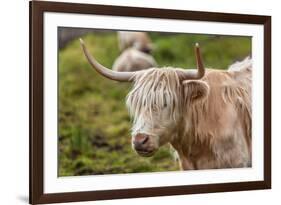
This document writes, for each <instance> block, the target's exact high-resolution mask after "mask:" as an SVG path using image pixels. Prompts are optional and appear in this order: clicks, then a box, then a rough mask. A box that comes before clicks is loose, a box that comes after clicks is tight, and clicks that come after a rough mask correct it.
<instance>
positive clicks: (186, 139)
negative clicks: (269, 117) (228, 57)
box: [81, 40, 252, 170]
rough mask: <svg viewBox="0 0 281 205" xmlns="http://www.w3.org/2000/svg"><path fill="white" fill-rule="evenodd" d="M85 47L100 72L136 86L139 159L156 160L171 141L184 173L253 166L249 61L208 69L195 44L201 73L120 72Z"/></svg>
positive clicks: (132, 106) (133, 107) (133, 108)
mask: <svg viewBox="0 0 281 205" xmlns="http://www.w3.org/2000/svg"><path fill="white" fill-rule="evenodd" d="M81 44H82V48H83V51H84V53H85V55H86V57H87V59H88V61H89V63H90V64H91V65H92V66H93V67H94V68H95V70H96V71H97V72H98V73H100V74H101V75H103V76H105V77H106V78H109V79H111V80H115V81H120V82H133V83H134V86H133V89H132V90H131V91H130V93H129V94H128V96H127V106H128V109H129V111H130V114H131V115H132V117H133V118H134V121H133V124H134V125H133V128H132V145H133V148H134V149H135V151H136V152H137V153H138V154H139V155H141V156H146V157H148V156H152V155H153V154H154V153H155V152H156V151H157V150H158V149H159V147H160V146H162V145H164V144H167V143H170V144H171V145H172V146H173V148H174V149H175V150H176V151H177V153H178V156H179V159H180V165H181V167H182V169H184V170H190V169H213V168H237V167H249V166H251V155H252V150H251V144H252V132H251V130H252V123H251V121H252V111H251V95H252V91H251V81H252V74H251V73H252V60H251V59H250V58H246V59H245V60H244V61H242V62H240V63H236V64H234V65H232V66H231V67H230V68H229V70H226V71H222V70H215V69H207V70H206V69H205V67H204V65H203V62H202V59H201V55H200V50H199V46H198V45H197V46H196V49H195V54H196V62H197V70H186V69H179V68H172V67H168V68H161V69H159V68H151V69H148V70H141V71H136V72H117V71H113V70H110V69H108V68H106V67H104V66H102V65H100V64H99V63H98V62H97V61H96V60H95V59H94V58H93V57H92V56H91V55H90V53H89V52H88V50H87V49H86V47H85V45H84V43H83V41H82V40H81Z"/></svg>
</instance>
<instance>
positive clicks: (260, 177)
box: [30, 1, 271, 204]
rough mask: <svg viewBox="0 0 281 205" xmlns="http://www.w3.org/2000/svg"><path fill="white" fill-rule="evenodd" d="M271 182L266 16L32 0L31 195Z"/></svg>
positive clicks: (97, 196) (74, 196) (173, 190)
mask: <svg viewBox="0 0 281 205" xmlns="http://www.w3.org/2000/svg"><path fill="white" fill-rule="evenodd" d="M270 188H271V17H270V16H257V15H245V14H243V15H242V14H226V13H211V12H198V11H179V10H165V9H154V8H134V7H117V6H103V5H91V4H74V3H58V2H46V1H44V2H41V1H31V2H30V203H31V204H41V203H55V202H74V201H86V200H103V199H118V198H133V197H151V196H164V195H180V194H195V193H210V192H226V191H240V190H254V189H270Z"/></svg>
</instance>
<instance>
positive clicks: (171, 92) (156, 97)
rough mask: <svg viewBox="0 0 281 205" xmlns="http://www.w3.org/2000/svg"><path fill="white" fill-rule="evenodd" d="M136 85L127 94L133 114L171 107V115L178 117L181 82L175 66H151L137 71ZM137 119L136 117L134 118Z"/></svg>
mask: <svg viewBox="0 0 281 205" xmlns="http://www.w3.org/2000/svg"><path fill="white" fill-rule="evenodd" d="M134 83H135V84H134V87H133V89H132V90H131V92H130V93H129V94H128V96H127V101H126V104H127V107H128V108H129V112H130V114H131V116H136V117H137V116H140V115H143V114H146V115H149V116H150V117H151V118H152V117H153V113H155V112H161V110H162V109H163V108H164V107H166V106H167V107H168V108H169V112H170V116H171V117H173V119H174V120H175V119H176V114H178V113H179V112H180V111H181V109H182V107H183V105H182V101H181V99H182V90H181V82H180V79H179V77H178V74H177V72H176V69H173V68H169V67H168V68H161V69H159V68H151V69H148V70H143V71H141V72H137V73H136V75H135V76H134ZM134 119H136V118H134Z"/></svg>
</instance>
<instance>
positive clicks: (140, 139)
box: [133, 134, 149, 150]
mask: <svg viewBox="0 0 281 205" xmlns="http://www.w3.org/2000/svg"><path fill="white" fill-rule="evenodd" d="M148 140H149V136H148V135H146V134H137V135H135V137H134V140H133V144H134V147H135V148H136V149H139V150H142V149H144V148H145V145H146V143H147V142H148Z"/></svg>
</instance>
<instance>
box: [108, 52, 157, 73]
mask: <svg viewBox="0 0 281 205" xmlns="http://www.w3.org/2000/svg"><path fill="white" fill-rule="evenodd" d="M156 66H157V64H156V62H155V60H154V58H153V57H152V56H150V55H148V54H146V53H143V52H141V51H139V50H136V49H135V48H127V49H126V50H124V51H123V53H122V54H121V55H120V56H119V57H118V58H117V59H116V60H115V62H114V64H113V66H112V69H113V70H115V71H122V72H123V71H138V70H144V69H148V68H152V67H156Z"/></svg>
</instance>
